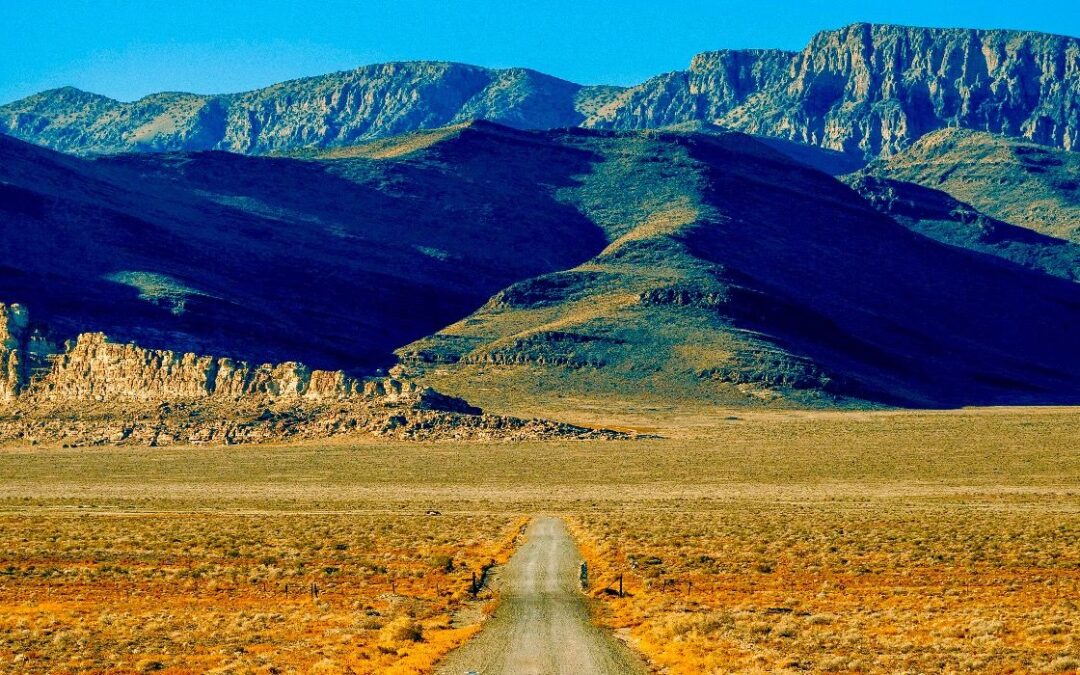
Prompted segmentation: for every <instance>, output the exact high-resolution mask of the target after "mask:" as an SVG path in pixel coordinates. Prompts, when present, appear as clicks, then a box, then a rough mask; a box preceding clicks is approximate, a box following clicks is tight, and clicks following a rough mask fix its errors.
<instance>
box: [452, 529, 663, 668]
mask: <svg viewBox="0 0 1080 675" xmlns="http://www.w3.org/2000/svg"><path fill="white" fill-rule="evenodd" d="M580 562H581V557H580V556H579V554H578V551H577V547H576V546H575V545H574V540H573V539H572V538H571V537H570V533H569V532H567V530H566V526H565V525H564V524H563V522H562V521H561V520H559V519H557V518H546V517H544V518H537V519H536V520H534V521H533V522H532V523H531V524H530V526H529V529H528V530H527V531H526V540H525V543H524V544H523V545H522V547H521V548H520V549H519V550H518V551H517V553H515V554H514V556H513V557H512V558H511V559H510V561H509V562H508V563H507V564H506V566H505V567H504V568H503V569H502V570H501V572H500V574H499V593H500V603H499V607H498V609H496V610H495V615H494V616H493V617H491V619H489V620H488V622H487V623H486V624H485V625H484V627H483V629H482V630H481V631H480V633H478V634H477V635H476V637H475V638H473V639H472V640H471V641H470V642H468V643H467V644H465V645H463V646H462V647H460V648H459V649H457V650H456V651H454V652H452V653H451V654H450V655H449V656H448V657H447V658H446V660H445V661H443V663H442V664H441V666H440V667H439V670H438V672H439V673H440V674H443V675H465V674H466V673H478V674H480V675H490V674H495V673H506V674H508V675H510V674H512V675H533V674H537V675H539V674H543V675H555V674H562V673H565V674H566V675H592V674H597V675H614V674H616V673H618V674H620V675H621V674H623V673H630V674H634V673H646V672H648V671H647V670H646V668H645V667H644V665H643V664H642V663H641V661H640V660H639V659H638V658H637V657H636V656H635V655H634V654H633V653H632V652H631V651H630V650H629V649H628V648H627V647H626V645H624V644H623V643H621V642H619V641H618V640H616V639H615V638H614V637H613V636H612V635H611V634H610V633H608V632H606V631H604V630H601V629H600V628H598V627H596V626H595V625H593V623H592V621H591V620H590V617H589V607H588V601H587V599H586V598H585V596H584V595H583V594H582V593H581V591H580V590H579V585H578V566H579V564H580Z"/></svg>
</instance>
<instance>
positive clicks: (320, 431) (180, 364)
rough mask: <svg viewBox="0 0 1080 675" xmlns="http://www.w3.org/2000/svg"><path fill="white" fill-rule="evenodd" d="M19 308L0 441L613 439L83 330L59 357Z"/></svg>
mask: <svg viewBox="0 0 1080 675" xmlns="http://www.w3.org/2000/svg"><path fill="white" fill-rule="evenodd" d="M51 349H53V348H52V346H51V343H48V341H46V340H44V338H42V337H41V334H40V332H38V331H37V330H34V329H32V328H31V324H30V318H29V313H28V312H27V311H26V309H25V308H24V307H22V306H20V305H17V304H12V305H3V304H0V350H2V351H0V365H2V366H3V370H2V372H0V375H2V379H0V401H2V402H3V403H4V404H5V405H4V406H3V407H0V442H3V441H8V442H30V443H38V442H64V443H68V444H74V445H97V444H102V443H120V442H127V443H142V444H149V445H164V444H171V443H224V444H232V443H243V442H260V441H264V442H265V441H274V440H283V439H311V438H326V437H330V436H336V435H341V434H367V435H374V436H389V437H394V438H401V439H413V440H421V439H422V440H438V439H458V440H482V439H495V438H499V439H506V438H512V439H526V438H539V437H547V436H558V437H572V438H616V437H621V436H623V434H620V433H616V432H609V431H604V430H593V429H585V428H582V427H575V426H573V425H569V424H561V423H558V422H550V421H546V420H522V419H517V418H511V417H502V416H498V415H485V414H482V411H481V410H480V409H479V408H475V407H473V406H471V405H469V404H468V403H467V402H466V401H464V400H462V399H459V398H455V397H452V396H446V395H443V394H440V393H438V392H436V391H434V390H432V389H431V388H429V387H424V386H421V385H418V384H417V383H415V382H412V381H409V380H403V379H399V378H395V377H387V378H381V379H374V380H362V379H357V378H353V377H350V376H348V375H347V374H345V373H344V372H341V371H326V370H311V369H309V368H308V367H307V366H305V365H304V364H302V363H297V362H286V363H279V364H262V365H257V366H253V365H250V364H248V363H246V362H244V361H236V360H233V359H229V358H216V357H213V356H200V355H197V354H191V353H176V352H172V351H167V350H156V349H144V348H142V347H139V346H137V345H134V344H122V343H115V342H111V341H110V340H109V339H108V338H107V337H106V336H105V335H104V334H102V333H83V334H81V335H79V336H78V337H77V338H76V339H75V340H73V341H69V342H68V343H67V345H66V347H65V349H64V351H63V352H62V353H56V354H53V353H47V352H49V351H50V350H51Z"/></svg>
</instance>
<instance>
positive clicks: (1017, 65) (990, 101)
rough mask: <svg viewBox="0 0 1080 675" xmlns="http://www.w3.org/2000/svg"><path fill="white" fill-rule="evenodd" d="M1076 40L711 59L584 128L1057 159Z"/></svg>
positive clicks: (905, 32)
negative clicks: (1008, 148) (973, 149)
mask: <svg viewBox="0 0 1080 675" xmlns="http://www.w3.org/2000/svg"><path fill="white" fill-rule="evenodd" d="M1078 90H1080V40H1077V39H1076V38H1072V37H1063V36H1057V35H1047V34H1042V33H1032V32H1019V31H1004V30H968V29H930V28H910V27H904V26H887V25H871V24H855V25H852V26H848V27H846V28H842V29H840V30H835V31H825V32H822V33H819V34H817V35H816V36H814V38H813V39H812V40H811V41H810V43H809V44H808V45H807V46H806V47H805V48H804V49H803V50H802V51H801V52H799V53H790V54H789V53H785V52H777V51H762V52H716V53H715V54H703V55H701V56H699V57H697V58H696V59H695V60H694V62H693V64H692V65H691V68H690V70H689V71H687V72H685V73H675V74H671V75H668V76H664V77H663V78H657V79H655V80H650V81H649V82H646V83H644V84H642V85H640V86H638V87H634V88H632V89H630V90H628V91H626V92H623V93H622V94H620V95H619V98H618V99H617V102H616V103H613V104H610V105H608V106H607V107H605V108H604V109H603V110H602V111H601V114H599V115H597V116H595V117H594V118H592V119H590V120H588V121H587V122H586V124H587V125H590V126H598V127H604V128H638V127H642V126H651V125H653V124H657V123H663V124H671V123H679V122H686V121H690V120H693V119H696V120H701V121H706V122H711V123H714V124H719V125H722V126H725V127H728V128H732V129H738V130H740V131H745V132H748V133H753V134H760V135H763V136H771V137H778V138H784V139H789V140H794V141H799V142H802V143H809V144H813V145H819V146H822V147H826V148H830V149H834V150H842V151H847V152H857V153H861V154H866V155H877V154H883V155H890V154H892V153H894V152H896V151H897V150H899V149H901V148H904V147H906V146H907V145H908V144H910V143H911V142H912V141H914V140H915V139H918V138H919V137H921V136H922V135H924V134H926V133H928V132H930V131H934V130H936V129H941V128H944V127H950V126H956V127H966V128H970V129H977V130H983V131H991V132H995V133H1002V134H1008V135H1012V136H1019V137H1023V138H1027V139H1029V140H1032V141H1035V142H1038V143H1043V144H1046V145H1053V146H1057V147H1060V148H1064V149H1067V150H1071V149H1074V148H1076V147H1077V145H1078V143H1080V98H1078V97H1077V91H1078Z"/></svg>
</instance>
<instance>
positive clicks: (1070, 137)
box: [0, 24, 1080, 156]
mask: <svg viewBox="0 0 1080 675" xmlns="http://www.w3.org/2000/svg"><path fill="white" fill-rule="evenodd" d="M1078 90H1080V40H1078V39H1077V38H1073V37H1064V36H1057V35H1048V34H1043V33H1033V32H1021V31H1006V30H971V29H932V28H911V27H904V26H890V25H871V24H855V25H851V26H847V27H845V28H841V29H838V30H830V31H824V32H821V33H819V34H817V35H816V36H814V37H813V38H812V39H811V41H810V42H809V44H807V45H806V47H805V48H804V49H803V50H802V51H800V52H786V51H781V50H770V49H765V50H722V51H716V52H707V53H703V54H699V55H698V56H696V57H695V58H694V59H693V61H692V62H691V64H690V68H689V69H688V70H686V71H680V72H674V73H667V74H664V75H660V76H657V77H654V78H652V79H650V80H648V81H646V82H644V83H642V84H640V85H638V86H635V87H631V88H629V89H625V90H623V89H621V88H618V87H602V86H600V87H583V86H581V85H577V84H574V83H571V82H567V81H565V80H560V79H558V78H554V77H550V76H547V75H543V74H541V73H538V72H535V71H531V70H527V69H520V68H517V69H507V70H490V69H486V68H480V67H476V66H467V65H462V64H454V63H435V62H409V63H388V64H381V65H373V66H365V67H362V68H357V69H356V70H352V71H346V72H340V73H333V74H330V75H324V76H321V77H313V78H305V79H300V80H293V81H290V82H284V83H281V84H277V85H274V86H271V87H267V88H265V89H259V90H256V91H251V92H246V93H242V94H232V95H225V96H198V95H194V94H180V93H162V94H154V95H151V96H147V97H145V98H143V99H140V100H138V101H134V102H131V103H121V102H119V101H114V100H112V99H108V98H106V97H102V96H97V95H94V94H89V93H86V92H82V91H79V90H77V89H72V88H64V89H58V90H52V91H47V92H43V93H41V94H37V95H34V96H31V97H28V98H26V99H23V100H20V101H16V102H14V103H11V104H8V105H5V106H0V131H2V132H6V133H8V134H11V135H13V136H17V137H19V138H23V139H27V140H32V141H33V142H35V143H39V144H42V145H46V146H48V147H51V148H54V149H58V150H63V151H65V152H75V153H114V152H124V151H166V150H204V149H220V150H230V151H233V152H241V153H249V154H265V153H273V152H286V151H293V150H296V149H299V148H307V147H333V146H343V145H351V144H355V143H357V142H359V141H363V140H365V139H371V138H377V137H383V136H389V135H394V134H400V133H402V132H406V131H411V130H416V129H426V128H432V127H438V126H442V125H446V124H451V123H455V122H458V121H462V120H467V119H474V118H482V119H488V120H492V121H496V122H501V123H503V124H506V125H509V126H514V127H518V128H532V129H547V128H555V127H567V126H574V125H582V126H587V127H597V128H611V129H639V128H649V127H659V126H666V125H671V124H682V123H686V122H706V123H714V124H719V125H722V126H725V127H728V128H731V129H737V130H740V131H746V132H749V133H754V134H759V135H763V136H769V137H776V138H783V139H787V140H793V141H798V142H802V143H808V144H813V145H818V146H821V147H825V148H830V149H833V150H841V151H845V152H852V153H858V154H861V155H879V154H880V155H886V156H888V155H890V154H892V153H894V152H896V151H898V150H900V149H902V148H904V147H906V146H907V145H909V144H910V143H911V142H912V141H914V140H916V139H918V138H919V137H920V136H922V135H923V134H926V133H928V132H930V131H933V130H935V129H941V128H945V127H954V126H955V127H965V128H970V129H975V130H981V131H991V132H995V133H1003V134H1008V135H1012V136H1018V137H1023V138H1026V139H1029V140H1032V141H1035V142H1038V143H1043V144H1047V145H1053V146H1056V147H1059V148H1064V149H1067V150H1071V149H1074V148H1076V147H1077V145H1078V143H1080V96H1078V94H1077V92H1078Z"/></svg>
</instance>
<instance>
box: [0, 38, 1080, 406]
mask: <svg viewBox="0 0 1080 675" xmlns="http://www.w3.org/2000/svg"><path fill="white" fill-rule="evenodd" d="M1078 72H1080V43H1078V41H1077V40H1076V39H1074V38H1066V37H1058V36H1049V35H1041V34H1034V33H1020V32H1008V31H977V30H958V29H950V30H935V29H912V28H902V27H891V26H869V25H862V24H860V25H855V26H851V27H848V28H845V29H841V30H839V31H829V32H825V33H822V34H819V35H818V36H816V37H815V38H814V39H813V40H812V41H811V43H810V45H808V47H807V48H806V50H804V51H803V52H800V53H789V52H780V51H741V52H735V51H726V52H715V53H710V54H704V55H700V56H698V57H696V58H695V60H694V62H693V64H692V66H691V69H690V70H689V71H687V72H682V73H672V74H668V75H664V76H660V77H658V78H654V79H652V80H649V81H648V82H645V83H643V84H641V85H639V86H637V87H631V88H615V87H582V86H579V85H575V84H572V83H569V82H565V81H562V80H558V79H555V78H551V77H548V76H545V75H542V74H539V73H536V72H533V71H528V70H520V69H512V70H502V71H494V70H488V69H484V68H478V67H473V66H463V65H458V64H445V63H404V64H386V65H380V66H370V67H365V68H361V69H358V70H356V71H350V72H348V73H338V74H333V75H328V76H324V77H320V78H309V79H305V80H296V81H293V82H288V83H283V84H281V85H276V86H274V87H270V88H267V89H264V90H259V91H256V92H249V93H246V94H237V95H229V96H196V95H188V94H161V95H155V96H151V97H147V98H145V99H142V100H140V101H137V102H134V103H119V102H116V101H112V100H110V99H106V98H104V97H99V96H95V95H92V94H86V93H84V92H80V91H77V90H74V89H63V90H55V91H51V92H44V93H42V94H39V95H36V96H33V97H30V98H28V99H24V100H23V101H19V102H16V103H13V104H9V105H8V106H4V107H3V108H0V129H3V130H4V132H5V133H3V134H0V222H2V223H3V225H4V237H3V238H2V240H0V255H2V260H3V262H2V267H0V302H7V303H11V302H19V303H23V304H25V305H26V306H29V307H30V308H31V310H32V316H33V317H34V318H35V321H36V322H38V327H39V328H40V330H41V331H43V332H47V333H48V334H49V336H50V339H53V340H54V341H55V342H57V343H59V342H60V341H62V340H63V339H69V338H72V337H74V336H75V335H77V334H79V333H82V332H85V331H103V332H105V333H107V334H109V335H110V336H111V337H114V338H116V339H119V340H122V341H133V342H136V343H138V344H140V345H143V346H145V347H148V348H154V349H172V350H177V351H185V352H195V353H201V354H218V355H227V356H235V357H238V358H243V359H246V360H250V361H253V362H259V361H287V360H291V359H299V360H302V361H304V362H306V363H307V364H308V365H309V366H311V367H313V368H321V369H327V370H337V369H341V370H345V371H347V372H348V373H350V374H353V375H364V374H373V373H378V372H383V371H388V370H392V371H393V372H394V373H396V374H399V375H404V376H409V377H411V378H414V379H416V380H419V381H422V382H424V383H427V384H432V385H434V386H435V387H436V388H437V389H438V390H439V391H443V392H446V393H448V394H452V395H457V396H463V397H465V398H467V399H469V400H470V401H477V402H479V403H481V404H482V405H484V407H485V408H489V407H492V409H494V410H495V411H496V412H498V410H499V406H500V405H509V404H508V403H507V402H508V401H509V400H511V399H513V400H516V401H522V400H524V401H550V400H552V399H554V398H556V397H560V396H572V397H576V398H579V399H588V398H598V399H599V398H603V399H617V400H626V399H640V400H650V401H666V402H672V401H676V402H678V401H683V402H688V403H689V402H693V403H710V404H721V405H766V404H768V405H798V406H848V405H858V406H865V405H901V406H961V405H975V404H1030V403H1076V402H1078V401H1080V356H1078V355H1077V352H1076V336H1077V335H1078V334H1080V283H1077V281H1078V279H1080V231H1078V229H1077V224H1078V223H1080V218H1078V216H1080V186H1078V181H1080V165H1078V163H1077V162H1078V160H1077V159H1076V158H1077V155H1076V154H1075V153H1074V152H1073V151H1072V150H1073V148H1074V147H1075V146H1074V144H1075V141H1076V139H1077V138H1078V136H1077V134H1078V133H1080V132H1078V114H1077V105H1078V103H1077V96H1076V91H1077V87H1076V83H1077V73H1078ZM649 127H656V128H649ZM20 139H21V140H20ZM27 141H33V143H35V144H36V145H35V144H32V143H30V142H27ZM42 146H45V147H42ZM50 148H51V149H50ZM57 150H60V151H63V152H58V151H57ZM516 405H517V404H516V403H515V404H514V406H516ZM526 407H527V406H526Z"/></svg>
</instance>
